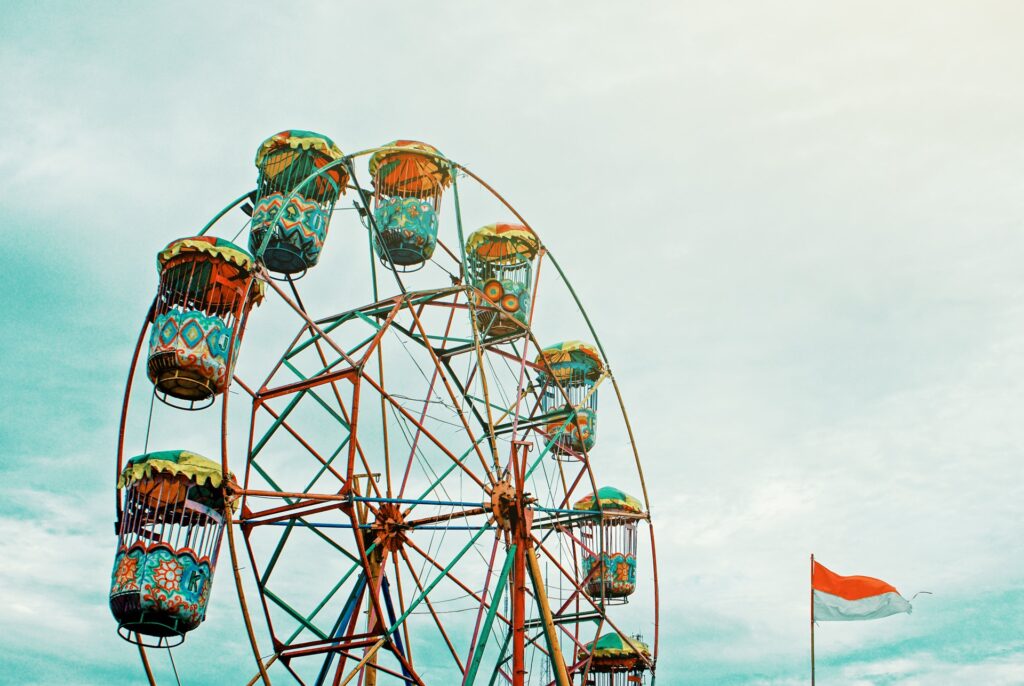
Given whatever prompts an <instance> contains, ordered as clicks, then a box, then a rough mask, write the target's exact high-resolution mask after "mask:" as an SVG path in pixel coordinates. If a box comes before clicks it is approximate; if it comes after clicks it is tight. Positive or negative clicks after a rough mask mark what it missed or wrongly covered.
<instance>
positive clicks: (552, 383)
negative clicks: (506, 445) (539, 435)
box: [535, 341, 605, 454]
mask: <svg viewBox="0 0 1024 686" xmlns="http://www.w3.org/2000/svg"><path fill="white" fill-rule="evenodd" d="M535 362H536V364H537V365H538V366H540V367H541V368H542V370H543V371H541V372H540V373H539V374H538V379H537V381H538V385H539V387H540V403H541V411H542V412H543V413H544V414H546V415H552V417H553V418H552V420H551V421H550V422H548V424H547V426H546V427H545V429H544V433H545V434H547V436H548V437H549V438H551V439H554V443H553V444H552V450H554V451H555V452H556V453H561V454H574V453H580V452H585V451H589V450H590V449H591V448H593V447H594V443H595V442H596V441H597V383H598V381H600V379H601V377H602V376H603V374H604V371H605V369H604V363H603V362H602V361H601V355H600V353H598V351H597V348H595V347H593V346H592V345H588V344H586V343H581V342H580V341H565V342H564V343H556V344H555V345H552V346H549V347H547V348H544V349H543V350H542V351H541V352H540V355H538V356H537V359H536V360H535Z"/></svg>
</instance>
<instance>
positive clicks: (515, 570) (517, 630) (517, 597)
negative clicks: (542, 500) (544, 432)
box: [512, 443, 530, 686]
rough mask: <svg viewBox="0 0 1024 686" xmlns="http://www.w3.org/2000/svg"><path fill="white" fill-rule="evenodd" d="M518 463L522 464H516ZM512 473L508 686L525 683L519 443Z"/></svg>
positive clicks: (525, 534)
mask: <svg viewBox="0 0 1024 686" xmlns="http://www.w3.org/2000/svg"><path fill="white" fill-rule="evenodd" d="M520 462H522V465H520ZM512 473H513V474H514V475H515V481H516V507H515V521H514V522H513V526H512V537H513V543H515V546H516V552H515V561H514V562H513V566H512V581H513V583H512V686H525V684H526V656H525V652H526V546H528V545H530V538H529V527H528V526H527V522H526V502H525V497H524V492H523V481H524V478H523V477H524V476H525V473H526V455H525V454H524V455H522V459H520V455H519V446H518V445H517V444H515V443H513V444H512Z"/></svg>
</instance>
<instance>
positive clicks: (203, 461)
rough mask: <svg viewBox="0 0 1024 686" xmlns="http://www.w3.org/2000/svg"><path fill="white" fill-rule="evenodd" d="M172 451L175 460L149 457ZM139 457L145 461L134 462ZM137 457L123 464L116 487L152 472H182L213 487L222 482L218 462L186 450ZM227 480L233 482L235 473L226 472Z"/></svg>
mask: <svg viewBox="0 0 1024 686" xmlns="http://www.w3.org/2000/svg"><path fill="white" fill-rule="evenodd" d="M174 452H177V453H178V459H177V461H173V460H163V459H160V458H158V457H152V458H150V455H154V456H155V455H166V454H170V453H174ZM139 457H143V458H147V459H146V460H145V461H140V462H134V460H137V459H139ZM139 457H133V458H132V461H129V462H128V464H127V465H125V467H124V469H123V470H122V471H121V476H120V477H119V478H118V480H117V487H118V488H124V487H125V486H127V485H128V484H130V483H132V482H135V481H140V480H142V479H147V478H149V477H151V476H153V474H154V473H160V474H171V475H173V476H178V475H179V474H182V475H184V476H187V477H189V478H190V479H192V480H193V481H195V482H196V484H198V485H200V486H203V485H206V484H207V483H209V484H210V485H211V486H213V487H214V488H220V486H221V484H222V483H223V479H222V474H221V470H220V465H219V464H218V463H216V462H214V461H213V460H209V459H207V458H205V457H203V456H202V455H198V454H196V453H193V452H189V451H187V450H179V451H173V450H168V451H165V452H163V453H149V454H148V455H140V456H139ZM228 480H229V481H232V482H233V481H234V480H235V475H234V474H232V473H231V472H228Z"/></svg>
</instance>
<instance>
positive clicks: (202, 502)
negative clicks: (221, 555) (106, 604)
mask: <svg viewBox="0 0 1024 686" xmlns="http://www.w3.org/2000/svg"><path fill="white" fill-rule="evenodd" d="M228 478H229V480H233V477H232V476H231V475H230V474H229V477H228ZM225 486H226V484H225V483H223V480H222V477H221V466H220V465H219V464H217V463H215V462H212V461H211V460H208V459H206V458H205V457H202V456H201V455H197V454H195V453H191V452H188V451H185V450H170V451H164V452H156V453H148V454H146V455H139V456H138V457H134V458H132V459H131V460H130V461H129V462H128V464H127V465H125V468H124V470H123V471H122V472H121V477H120V479H119V481H118V488H122V489H124V501H123V503H124V506H123V510H122V512H121V519H120V522H118V539H117V553H116V554H115V557H114V569H113V572H112V573H111V586H110V610H111V612H113V614H114V618H115V619H116V620H117V626H118V633H119V634H120V635H121V637H122V638H124V639H125V640H128V641H131V642H134V643H143V642H144V641H145V640H146V639H144V638H143V636H146V637H150V638H154V639H156V641H155V642H151V643H149V644H148V645H157V646H160V647H164V646H167V647H170V646H174V645H178V644H180V643H181V642H182V641H184V640H185V634H186V633H188V632H189V631H191V630H193V629H195V628H196V627H197V626H199V624H200V622H202V621H203V619H204V618H205V617H206V606H207V603H208V601H209V599H210V585H211V584H212V582H213V573H214V570H215V568H216V566H217V553H218V551H219V549H220V542H221V536H222V534H223V533H224V516H223V515H222V514H221V513H222V512H223V511H224V507H225V501H224V497H225Z"/></svg>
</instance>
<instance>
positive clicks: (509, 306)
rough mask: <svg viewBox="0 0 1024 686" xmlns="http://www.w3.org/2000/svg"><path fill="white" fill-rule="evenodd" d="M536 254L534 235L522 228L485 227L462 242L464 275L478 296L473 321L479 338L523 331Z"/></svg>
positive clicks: (537, 249) (535, 238)
mask: <svg viewBox="0 0 1024 686" xmlns="http://www.w3.org/2000/svg"><path fill="white" fill-rule="evenodd" d="M539 250H540V241H539V240H538V239H537V235H536V234H535V233H534V232H533V231H531V230H530V229H529V228H527V227H525V226H523V225H522V224H488V225H487V226H484V227H482V228H480V229H478V230H476V231H474V232H473V233H472V234H470V236H469V238H468V239H466V274H467V276H468V279H469V285H470V286H472V287H473V288H474V289H476V291H477V292H478V294H476V295H475V297H474V301H475V308H474V317H475V319H476V326H477V328H478V329H479V331H480V332H481V335H483V336H486V337H489V338H490V337H496V336H508V335H511V334H514V333H520V332H522V331H525V326H526V324H528V323H529V317H530V301H531V297H532V296H531V293H530V282H531V280H532V275H533V258H534V257H536V256H537V253H538V251H539Z"/></svg>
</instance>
